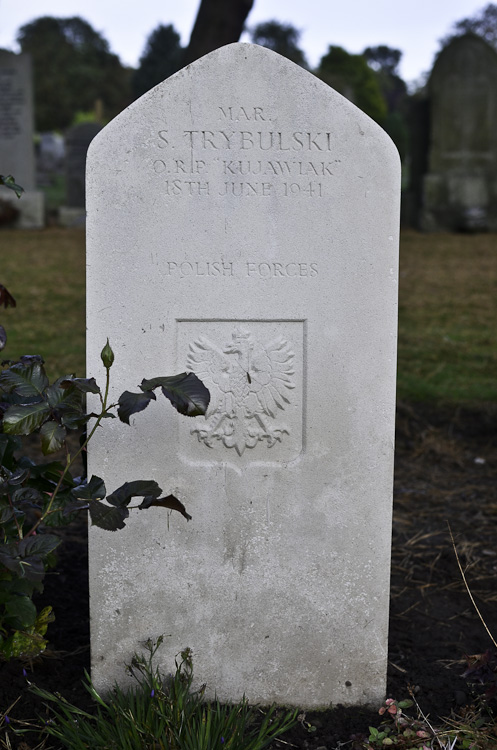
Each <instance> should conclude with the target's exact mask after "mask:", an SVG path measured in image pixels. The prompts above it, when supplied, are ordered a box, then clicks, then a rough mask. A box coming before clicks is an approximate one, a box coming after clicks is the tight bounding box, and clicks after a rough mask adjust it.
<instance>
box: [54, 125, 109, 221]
mask: <svg viewBox="0 0 497 750" xmlns="http://www.w3.org/2000/svg"><path fill="white" fill-rule="evenodd" d="M101 130H102V126H101V125H99V124H98V123H96V122H84V123H81V124H80V125H75V126H74V127H72V128H71V129H70V130H68V131H67V133H66V140H65V165H66V167H65V172H66V202H65V205H64V206H61V208H60V210H59V220H60V223H61V224H62V225H64V226H77V225H78V224H84V223H85V216H86V212H85V170H86V155H87V153H88V147H89V145H90V143H91V142H92V140H93V139H94V138H95V136H96V135H97V133H99V132H100V131H101Z"/></svg>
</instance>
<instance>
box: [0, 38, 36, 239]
mask: <svg viewBox="0 0 497 750" xmlns="http://www.w3.org/2000/svg"><path fill="white" fill-rule="evenodd" d="M33 127H34V119H33V89H32V74H31V58H30V57H29V55H25V54H23V55H16V54H14V53H13V52H8V51H6V50H0V173H1V174H3V175H9V174H10V175H13V176H14V178H15V180H16V182H17V184H18V185H21V186H22V187H23V188H24V190H25V192H24V194H23V196H22V199H21V200H20V201H18V199H17V198H16V196H15V195H14V193H13V192H12V190H9V189H8V188H5V187H0V198H1V199H2V200H4V201H9V202H11V203H13V204H15V208H16V209H18V210H19V219H18V221H17V226H18V227H20V228H23V229H30V228H36V227H41V226H43V223H44V202H43V194H42V193H41V192H39V191H36V189H35V154H34V142H33Z"/></svg>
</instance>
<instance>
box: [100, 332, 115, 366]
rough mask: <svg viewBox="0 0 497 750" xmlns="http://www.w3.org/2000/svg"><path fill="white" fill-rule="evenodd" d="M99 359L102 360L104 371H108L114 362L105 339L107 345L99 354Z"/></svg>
mask: <svg viewBox="0 0 497 750" xmlns="http://www.w3.org/2000/svg"><path fill="white" fill-rule="evenodd" d="M100 357H101V359H102V362H103V363H104V367H105V369H106V370H109V369H110V368H111V367H112V364H113V362H114V352H113V351H112V349H111V348H110V344H109V339H107V343H106V344H105V346H104V348H103V349H102V351H101V352H100Z"/></svg>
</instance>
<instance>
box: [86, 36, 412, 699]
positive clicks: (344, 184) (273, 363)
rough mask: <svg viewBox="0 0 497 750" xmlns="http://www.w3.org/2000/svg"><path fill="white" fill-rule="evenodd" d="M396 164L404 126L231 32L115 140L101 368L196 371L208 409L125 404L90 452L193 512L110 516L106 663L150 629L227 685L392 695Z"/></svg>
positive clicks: (100, 187)
mask: <svg viewBox="0 0 497 750" xmlns="http://www.w3.org/2000/svg"><path fill="white" fill-rule="evenodd" d="M399 196H400V167H399V158H398V155H397V152H396V150H395V147H394V146H393V144H392V142H391V141H390V139H389V138H388V136H387V135H386V134H385V133H384V132H383V131H382V130H381V129H380V128H379V127H378V126H377V125H376V124H375V123H374V122H372V121H371V120H370V119H369V118H368V117H367V116H366V115H364V114H363V113H362V112H360V111H359V110H358V109H357V108H356V107H355V106H353V105H352V104H351V103H350V102H348V101H347V100H346V99H344V98H343V97H342V96H340V95H339V94H337V93H336V92H335V91H333V90H332V89H330V88H329V87H328V86H327V85H325V84H324V83H322V82H321V81H319V80H318V79H317V78H315V77H314V76H312V75H311V74H310V73H308V72H306V71H304V70H303V69H301V68H299V67H297V66H296V65H294V64H293V63H291V62H289V61H288V60H286V59H284V58H283V57H280V56H279V55H276V54H275V53H273V52H271V51H269V50H267V49H264V48H262V47H258V46H255V45H250V44H233V45H229V46H227V47H224V48H222V49H219V50H217V51H215V52H213V53H211V54H209V55H207V56H206V57H204V58H202V59H201V60H199V61H197V62H195V63H194V64H193V65H190V66H188V67H187V68H185V69H183V70H181V71H180V72H179V73H177V74H176V75H175V76H173V77H172V78H170V79H169V80H167V81H165V82H164V83H162V84H161V85H159V86H157V87H156V88H155V89H153V90H152V91H150V92H149V93H147V94H146V95H145V96H143V97H142V98H141V99H140V100H139V101H137V102H135V103H134V104H133V105H132V106H131V107H129V108H128V109H127V110H126V111H125V112H123V113H122V114H121V115H120V116H119V117H117V118H116V119H115V120H114V121H113V122H111V123H110V124H109V125H108V126H107V127H106V128H105V129H104V130H103V131H102V132H101V133H100V134H99V135H98V136H97V137H96V138H95V140H94V141H93V143H92V145H91V146H90V150H89V154H88V168H87V212H88V217H87V231H88V373H89V374H91V375H98V373H99V372H100V373H101V372H102V366H101V364H100V359H99V353H100V350H101V348H102V347H103V345H104V344H105V341H106V338H107V336H108V337H109V338H110V342H111V345H112V347H113V349H114V352H115V355H116V361H115V364H114V368H113V370H114V372H113V373H112V389H113V397H114V396H115V397H117V396H118V395H119V393H121V391H123V390H125V389H129V390H135V391H136V390H137V388H136V385H137V384H138V383H139V382H140V381H141V379H142V377H146V378H149V377H155V376H158V375H168V374H176V373H178V372H182V371H184V370H185V369H190V370H193V371H195V372H196V373H197V374H198V375H199V377H200V378H201V379H203V380H204V382H205V384H206V385H207V386H208V387H209V389H210V391H211V395H212V400H211V407H210V412H209V416H208V419H207V420H206V419H204V418H203V417H198V418H195V419H187V418H186V417H181V416H179V415H177V414H176V412H175V411H173V409H172V407H170V406H169V407H168V405H167V404H164V405H163V406H162V405H160V404H159V403H158V402H157V403H154V404H152V406H151V407H149V409H148V410H147V412H145V413H143V414H139V415H137V416H136V418H134V419H133V420H132V422H133V424H132V426H131V427H128V426H126V425H123V424H121V423H118V420H106V425H105V431H104V430H100V431H99V434H98V435H97V436H96V439H95V443H94V444H93V446H91V447H90V473H94V474H97V475H99V476H101V477H103V478H104V479H105V482H106V485H107V488H108V490H109V491H112V490H113V489H115V488H116V487H117V486H119V485H120V484H122V483H123V482H124V481H125V480H132V479H155V480H157V481H158V483H159V484H160V485H161V487H162V488H163V490H164V492H165V493H167V494H168V493H170V492H172V493H173V494H174V495H176V496H177V497H179V498H180V499H181V500H182V501H183V502H184V503H185V505H186V507H187V509H188V511H189V512H190V513H191V515H192V516H193V520H192V521H190V522H189V523H186V521H185V519H184V518H183V517H181V516H180V515H179V514H174V515H171V516H170V517H169V516H168V514H167V513H166V512H165V511H163V510H160V509H150V510H147V511H134V515H133V514H132V518H131V519H130V520H129V521H128V523H127V528H126V529H125V530H123V531H119V532H117V533H110V532H107V531H102V530H100V529H95V528H94V529H92V531H91V535H90V580H91V583H90V585H91V622H92V660H93V678H94V680H95V683H96V685H97V687H106V686H110V685H111V684H112V682H113V680H115V679H119V680H122V679H123V675H124V671H123V663H125V662H126V661H129V659H130V657H131V655H132V653H133V651H134V650H136V649H138V648H139V645H140V643H143V641H144V640H146V639H147V638H154V637H156V636H158V635H159V634H161V633H165V634H167V635H168V636H169V637H167V638H166V639H165V641H164V645H163V647H162V649H161V651H160V654H161V659H162V665H163V668H164V670H166V671H170V670H171V668H172V667H173V664H174V656H175V655H176V654H178V652H179V651H180V650H181V649H182V648H184V647H187V646H189V647H191V648H192V649H193V652H194V669H195V674H196V677H197V679H198V681H199V682H207V684H208V688H210V691H211V692H210V695H213V694H214V692H216V694H217V696H218V697H219V698H220V699H221V700H223V701H232V700H237V699H239V698H241V696H242V694H243V693H246V695H247V696H248V697H249V699H250V700H251V701H253V702H261V703H265V704H267V703H271V702H273V701H276V702H277V703H280V704H292V705H298V706H304V707H319V706H326V705H328V704H330V703H331V702H333V703H345V704H355V703H360V704H363V703H370V702H377V701H378V700H381V699H382V698H383V697H384V691H385V676H386V661H387V624H388V603H389V593H388V592H389V569H390V538H391V507H392V468H393V440H394V400H395V364H396V317H397V312H396V302H397V249H398V223H399Z"/></svg>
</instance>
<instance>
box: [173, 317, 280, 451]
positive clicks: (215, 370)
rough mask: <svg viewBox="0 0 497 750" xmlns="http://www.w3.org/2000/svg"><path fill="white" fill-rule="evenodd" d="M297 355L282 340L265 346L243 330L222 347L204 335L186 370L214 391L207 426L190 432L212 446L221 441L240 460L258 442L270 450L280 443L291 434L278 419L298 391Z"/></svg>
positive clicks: (195, 345) (194, 346)
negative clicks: (295, 362) (294, 364)
mask: <svg viewBox="0 0 497 750" xmlns="http://www.w3.org/2000/svg"><path fill="white" fill-rule="evenodd" d="M294 356H295V355H294V352H293V350H292V348H291V346H290V344H289V343H288V341H286V340H285V339H284V338H283V337H282V336H280V337H277V338H276V339H273V340H272V341H269V342H268V343H266V344H264V343H261V342H259V341H256V340H254V337H253V336H252V334H251V333H250V331H248V330H246V329H241V328H237V329H235V330H234V332H233V333H232V337H231V341H230V342H227V343H226V344H225V345H224V346H223V347H222V348H220V347H218V346H216V345H215V344H214V343H212V342H211V341H210V340H209V339H207V338H205V337H200V338H198V339H197V340H196V341H194V342H193V343H191V344H190V350H189V353H188V358H187V367H188V369H190V370H192V371H193V372H195V373H196V374H197V375H198V376H199V377H200V378H201V379H202V380H205V381H206V382H207V384H208V385H209V388H210V390H211V405H210V407H209V411H208V412H207V415H206V416H207V423H206V424H205V426H202V427H197V428H195V429H193V430H192V434H196V435H197V437H198V439H199V441H200V442H202V443H204V445H206V446H208V447H209V448H212V447H213V446H214V443H215V442H216V441H220V442H221V443H222V444H223V445H224V446H225V447H226V448H234V449H235V451H236V452H237V453H238V455H239V456H241V455H242V454H243V452H244V451H245V449H246V448H254V447H255V446H256V445H257V444H258V443H264V444H265V445H266V446H267V447H268V448H271V447H272V446H273V445H275V444H276V443H278V442H281V441H282V439H283V436H284V435H288V434H289V429H288V427H287V426H286V425H285V424H284V423H283V422H282V421H280V416H281V413H282V412H283V411H284V409H285V407H286V406H287V405H288V404H290V403H291V392H292V390H293V389H294V388H295V380H294V375H295V372H294V369H293V360H294Z"/></svg>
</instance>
